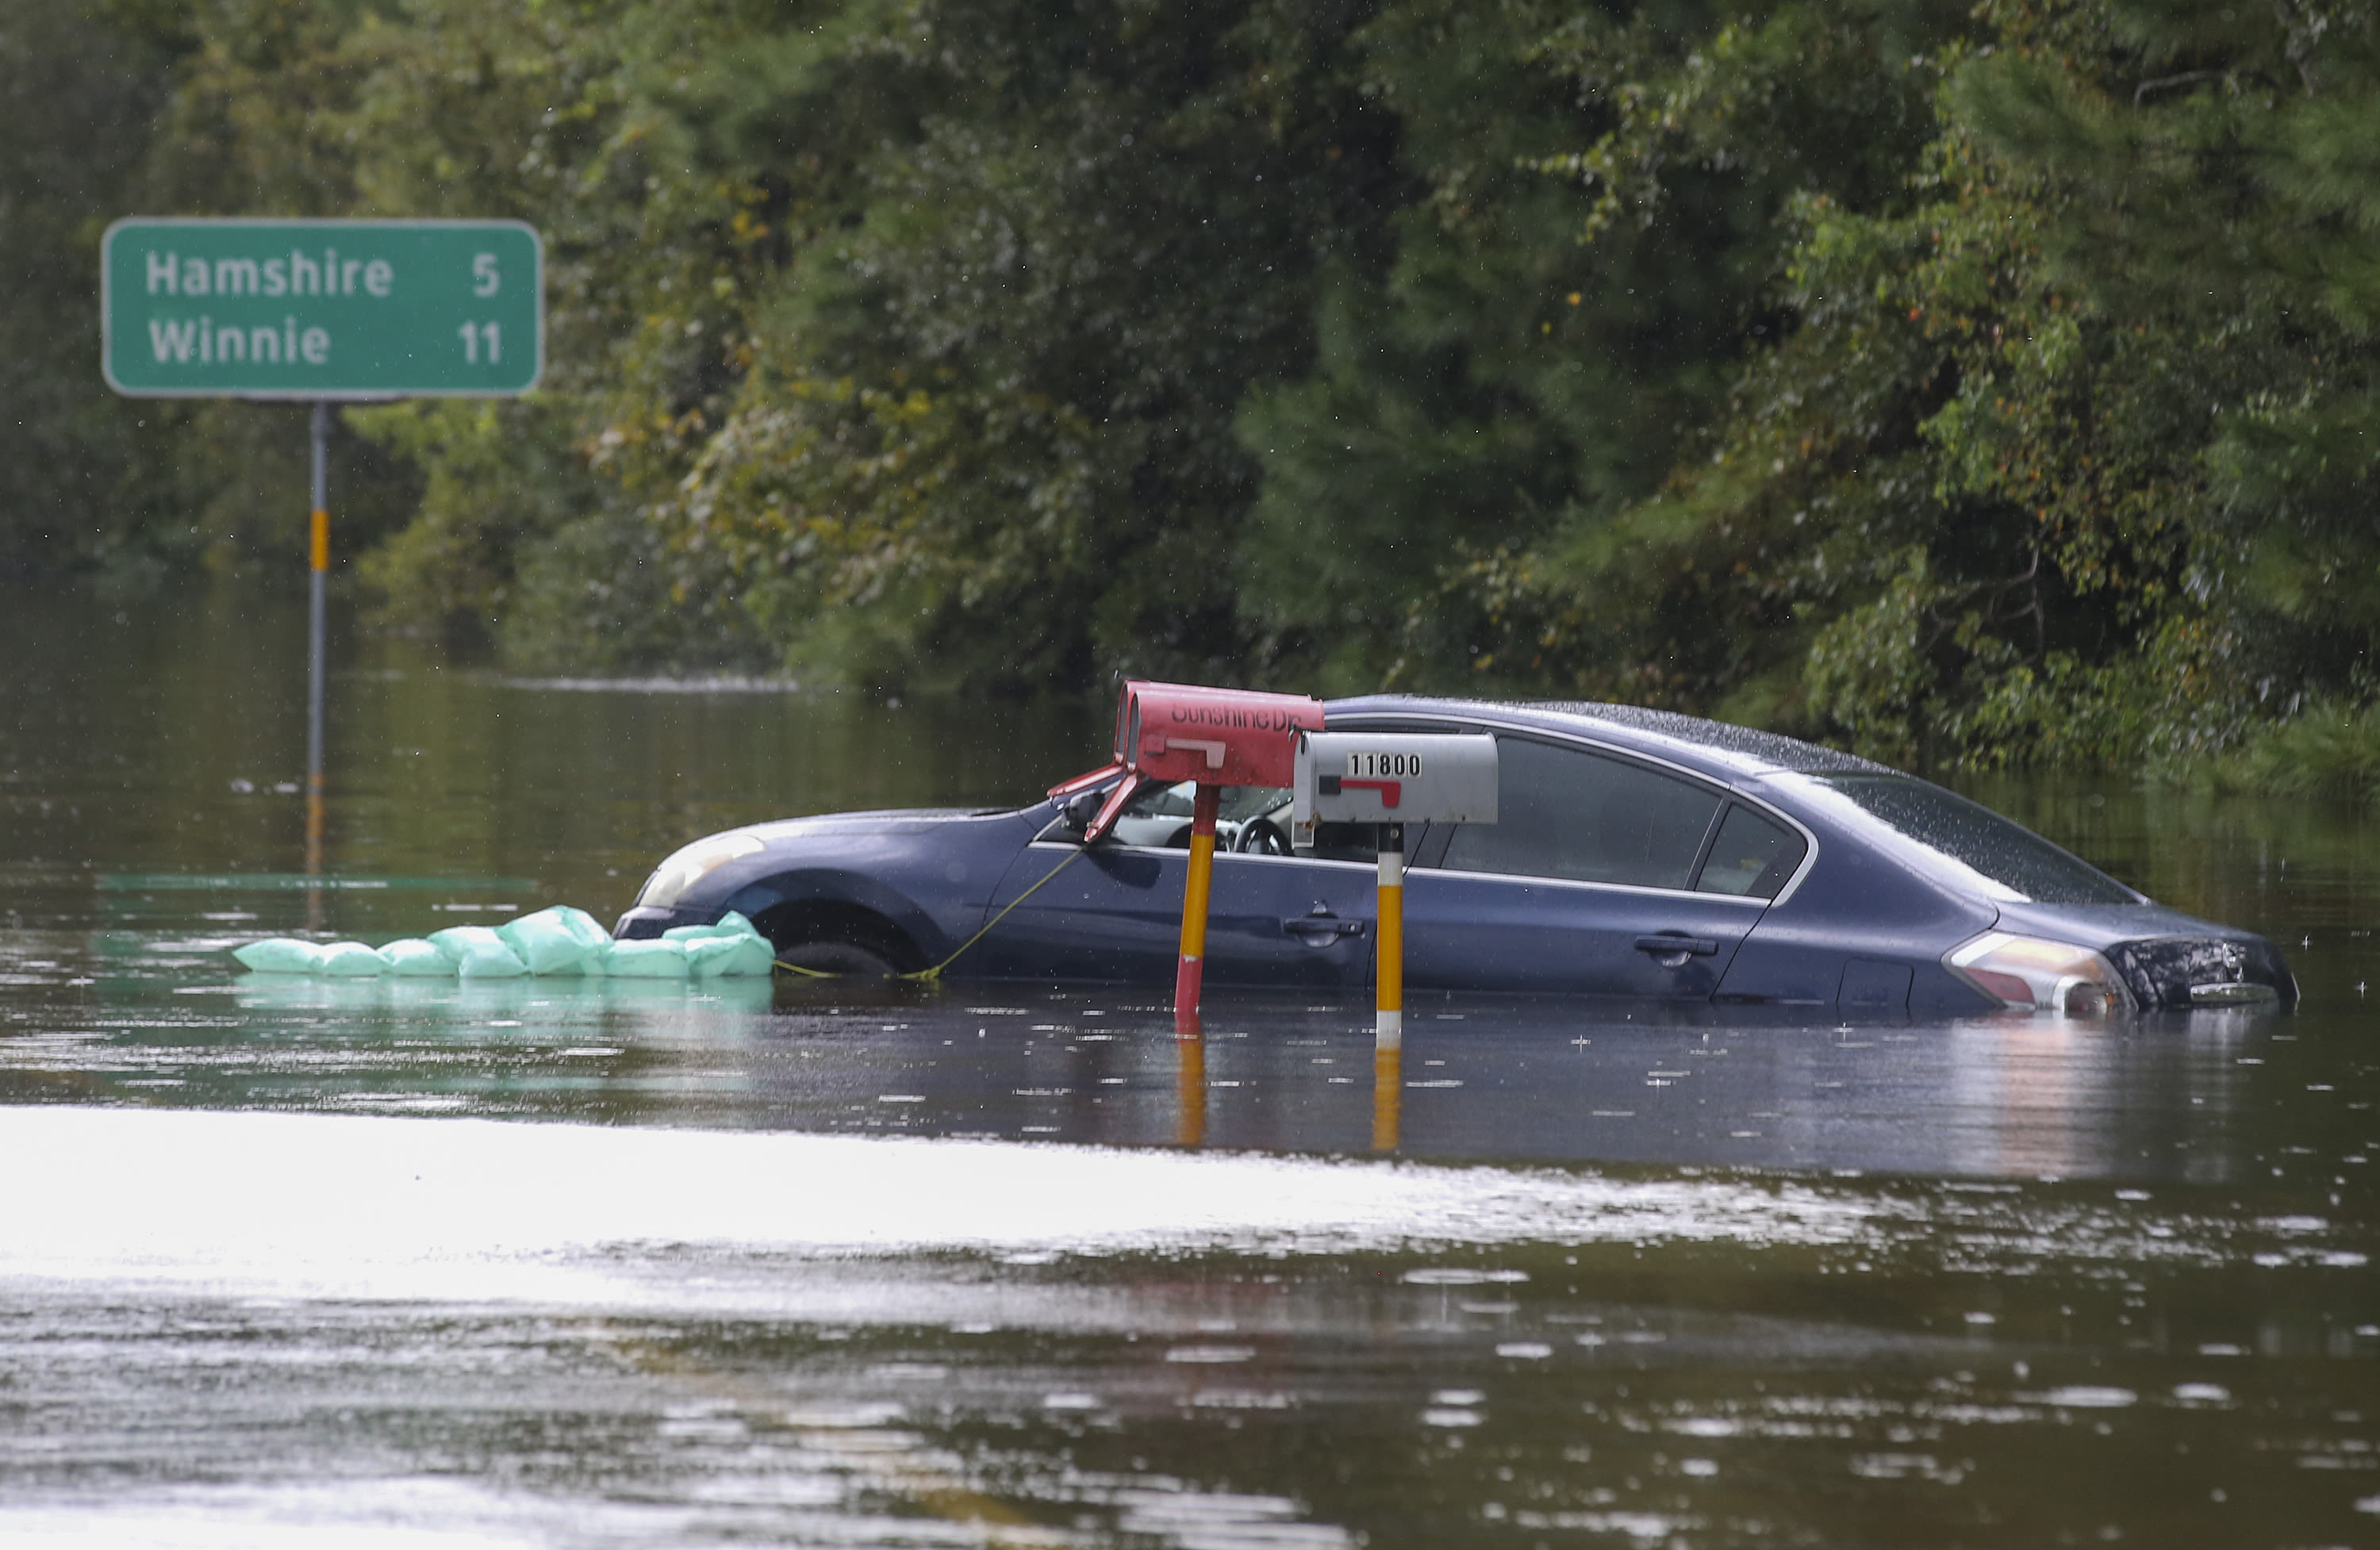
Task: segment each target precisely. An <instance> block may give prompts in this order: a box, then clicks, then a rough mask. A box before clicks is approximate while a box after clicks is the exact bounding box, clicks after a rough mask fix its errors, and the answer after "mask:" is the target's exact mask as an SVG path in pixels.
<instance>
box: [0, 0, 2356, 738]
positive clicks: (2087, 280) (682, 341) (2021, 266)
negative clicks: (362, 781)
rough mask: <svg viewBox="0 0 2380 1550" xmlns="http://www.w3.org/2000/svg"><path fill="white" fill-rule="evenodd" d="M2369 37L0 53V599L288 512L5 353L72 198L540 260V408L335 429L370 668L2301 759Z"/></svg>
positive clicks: (1624, 7) (504, 42)
mask: <svg viewBox="0 0 2380 1550" xmlns="http://www.w3.org/2000/svg"><path fill="white" fill-rule="evenodd" d="M2374 25H2375V24H2374V18H2373V15H2372V12H2371V9H2370V7H2368V6H2363V5H2360V4H2358V5H2332V6H2323V5H2319V4H2312V3H2301V0H2288V3H2286V4H2283V5H2280V6H2269V7H2262V8H2258V7H2248V8H2235V9H2233V10H2230V11H2222V10H2213V9H2209V8H2207V7H2204V6H2195V5H2185V4H2180V3H2168V0H1986V3H1985V4H1984V5H1981V6H1973V7H1971V6H1969V5H1968V4H1967V3H1966V0H1957V3H1955V4H1953V3H1943V0H1864V3H1860V4H1852V5H1826V6H1821V5H1817V4H1815V3H1807V4H1795V3H1785V4H1769V5H1760V6H1752V5H1738V4H1733V3H1730V0H1633V3H1631V0H1595V3H1588V0H1495V3H1492V4H1477V3H1463V4H1458V3H1456V0H1202V3H1197V4H1190V5H1176V6H1165V5H1160V4H1157V3H1156V0H1060V3H1058V4H1044V5H1024V4H1021V3H1019V0H804V3H795V4H771V3H764V0H683V3H674V4H662V3H659V0H477V3H467V0H200V3H198V4H194V5H189V6H164V5H157V4H153V3H152V0H111V3H108V4H104V5H99V4H94V5H92V6H86V7H83V8H67V9H62V10H57V11H55V12H48V13H42V14H41V15H39V16H31V15H29V16H28V17H27V18H23V19H22V20H20V21H18V22H16V23H12V26H11V30H0V84H5V85H6V93H5V94H0V115H10V116H9V118H8V122H9V124H10V126H11V127H12V132H14V133H15V134H16V135H17V136H18V143H20V144H21V145H23V146H24V147H25V151H24V153H23V154H22V155H21V156H20V157H18V160H17V162H16V163H14V164H13V166H12V169H11V171H10V172H9V173H8V175H7V176H6V178H0V199H5V200H6V201H7V204H6V212H7V213H8V214H9V215H10V217H11V219H10V221H9V222H8V223H6V224H0V254H6V255H9V256H11V261H12V262H14V263H16V264H17V266H18V273H20V274H21V275H22V276H24V283H25V284H26V285H28V286H29V287H30V289H31V290H32V291H33V292H34V293H35V294H38V295H42V296H46V297H55V298H57V305H56V306H55V307H52V308H49V309H46V310H42V309H29V310H28V311H26V312H25V313H24V314H22V315H20V316H17V317H14V318H12V319H11V320H10V321H9V322H8V323H7V324H6V326H7V327H8V328H9V329H11V330H15V331H18V333H17V334H12V338H18V335H21V338H20V339H18V343H17V344H16V345H14V346H13V347H12V351H11V353H10V354H9V355H8V357H7V367H6V370H5V371H0V405H5V406H6V408H7V410H8V414H7V415H6V417H0V428H7V427H6V421H14V422H15V424H14V428H13V429H14V432H15V433H16V434H17V435H18V438H19V442H20V443H21V444H23V445H24V446H26V447H28V448H34V449H39V451H38V455H32V454H29V462H30V464H37V465H38V471H37V472H36V474H35V475H34V476H33V477H32V478H30V480H29V481H28V483H27V485H26V490H27V491H28V492H29V493H28V494H27V496H26V497H24V498H22V499H20V503H19V504H18V506H17V507H16V508H14V509H12V512H11V514H10V515H9V518H8V521H7V524H6V527H5V529H0V532H5V536H6V545H5V546H0V563H14V564H16V565H18V566H19V567H22V566H24V565H27V564H35V563H49V564H56V563H113V564H115V566H116V568H117V570H118V571H119V572H123V573H127V574H129V573H131V572H136V571H138V570H139V569H140V567H141V565H143V564H147V565H150V566H151V567H152V568H154V567H155V566H158V565H165V564H171V563H177V561H178V560H187V559H188V558H189V557H191V556H193V555H195V554H197V553H199V552H200V551H205V552H208V553H211V554H212V555H215V556H217V557H219V558H236V557H237V556H238V555H241V554H249V553H256V552H261V551H265V550H267V549H270V548H272V547H273V546H275V545H285V544H286V542H287V540H288V539H289V537H290V530H291V529H292V528H293V527H294V525H295V523H296V522H297V519H298V516H299V508H298V505H297V503H295V502H292V501H289V500H288V499H287V491H288V490H293V489H295V488H296V487H297V478H298V472H297V458H298V455H299V454H300V449H301V447H302V441H301V439H300V437H299V436H298V434H297V429H296V426H295V423H294V418H293V417H292V416H291V415H289V414H288V413H286V412H284V411H278V410H273V409H267V408H261V407H257V406H240V405H207V406H196V407H181V406H157V405H128V404H122V403H116V402H112V401H109V400H107V399H106V398H105V397H104V396H103V395H102V394H99V393H98V392H97V391H96V389H95V385H94V384H91V383H86V384H85V385H84V386H83V387H81V388H77V387H75V386H74V385H73V382H72V381H71V380H70V379H69V377H67V375H65V374H62V373H60V372H58V371H55V370H44V369H42V367H41V366H40V365H39V364H38V363H39V362H40V361H42V360H44V359H47V360H50V361H57V360H64V359H67V358H73V359H77V360H80V359H88V358H89V357H90V355H91V353H93V351H92V348H91V346H92V345H95V339H90V338H85V339H84V340H83V343H81V344H76V343H75V342H74V341H75V340H76V339H77V338H78V337H81V335H79V334H78V333H77V331H78V330H80V331H82V333H83V334H88V333H93V332H94V331H95V319H94V317H93V314H92V312H91V307H90V303H91V297H90V296H89V292H88V290H87V289H84V288H79V287H81V285H82V284H83V281H82V277H84V276H87V275H88V274H89V273H90V272H91V269H92V267H93V261H94V259H95V248H96V239H97V232H98V229H99V227H100V226H101V225H102V224H103V222H104V217H105V216H106V215H108V214H112V213H120V212H124V211H126V210H128V209H130V208H145V209H149V210H153V211H158V212H184V213H207V212H221V213H250V212H259V213H261V212H274V213H340V214H379V215H431V214H470V215H513V216H518V217H520V218H522V219H525V220H528V221H530V222H532V223H534V224H537V225H538V226H539V227H540V230H542V231H543V232H544V234H545V236H546V240H547V251H548V257H549V316H550V320H551V329H550V336H549V370H548V374H547V377H546V381H545V385H544V386H543V388H542V389H541V390H540V393H539V394H535V395H533V396H532V397H531V398H529V399H527V400H524V401H522V402H519V403H515V404H506V405H497V406H482V405H454V404H446V405H400V406H386V407H382V408H376V409H371V410H368V411H366V410H357V411H352V412H350V413H349V414H348V415H347V416H346V418H345V425H346V430H345V431H343V434H344V435H346V437H347V438H348V440H347V441H346V442H345V443H343V447H342V452H341V466H342V470H343V472H344V473H345V475H346V478H345V480H344V481H343V482H344V498H343V499H342V500H340V501H338V502H336V503H335V504H338V505H340V506H341V507H342V508H343V514H344V515H346V519H347V520H346V525H345V526H344V527H343V529H342V531H343V534H344V535H346V544H347V546H348V547H349V548H350V549H352V548H353V547H355V546H358V545H362V546H369V548H370V553H369V555H368V556H366V558H365V559H364V561H363V563H362V565H361V567H360V570H361V574H362V575H363V577H364V579H365V580H366V581H367V583H368V584H369V586H370V589H371V591H372V593H373V595H374V596H375V597H376V598H377V599H378V607H379V614H378V616H379V617H380V618H381V619H382V620H383V622H384V623H386V624H391V625H395V626H399V627H412V628H420V629H424V630H432V631H437V632H439V633H443V634H444V635H446V636H449V637H450V638H457V639H463V640H473V639H481V640H485V641H489V642H492V644H493V646H494V648H496V649H497V650H498V651H499V652H500V653H501V654H502V655H503V656H504V658H505V659H507V660H511V661H514V662H516V663H521V664H533V665H540V666H560V665H570V664H576V665H584V666H605V665H609V666H628V665H637V664H644V663H651V662H663V661H672V662H680V663H698V662H711V663H749V662H755V661H761V660H775V661H781V662H784V663H787V664H790V665H792V666H793V667H795V669H797V670H798V671H800V672H804V673H805V674H807V675H811V676H822V677H832V678H840V679H844V680H848V681H854V682H863V683H870V684H887V685H890V684H918V685H930V684H945V685H966V686H969V687H976V688H981V687H992V686H1007V687H1014V688H1031V687H1038V686H1045V685H1081V684H1088V683H1091V682H1093V681H1096V680H1097V679H1098V678H1099V676H1100V675H1102V674H1103V673H1105V672H1108V671H1110V670H1112V669H1117V668H1122V669H1126V670H1131V671H1138V672H1160V673H1181V674H1195V675H1199V676H1217V677H1225V678H1247V677H1253V676H1264V677H1269V678H1271V679H1274V680H1277V681H1281V682H1297V683H1305V684H1317V685H1323V686H1329V687H1333V688H1349V687H1360V686H1368V685H1373V684H1383V683H1393V684H1406V685H1413V686H1421V687H1447V686H1452V685H1461V684H1476V685H1480V686H1483V687H1492V688H1495V689H1497V690H1500V691H1507V692H1512V691H1518V692H1560V693H1572V694H1575V693H1587V694H1598V695H1607V696H1614V697H1621V698H1628V699H1635V700H1645V701H1652V702H1657V703H1663V704H1670V705H1676V706H1680V707H1682V708H1694V709H1702V710H1710V711H1716V712H1718V713H1722V714H1727V715H1730V716H1734V717H1737V718H1740V719H1744V720H1749V721H1765V722H1768V723H1771V724H1778V725H1785V726H1791V727H1796V728H1799V729H1802V730H1805V731H1812V732H1816V733H1821V734H1824V735H1829V736H1836V737H1840V738H1844V739H1847V740H1850V741H1852V742H1854V743H1857V744H1859V745H1863V746H1865V747H1869V748H1872V749H1875V750H1876V751H1879V752H1883V753H1887V754H1889V755H1892V756H1895V757H1941V758H1960V759H1968V760H1974V761H1985V762H1988V761H1993V760H2018V759H2040V760H2058V759H2068V760H2097V761H2106V760H2112V759H2131V760H2137V759H2140V758H2143V757H2147V758H2150V759H2156V758H2167V759H2176V760H2179V759H2188V758H2194V757H2202V756H2204V755H2205V754H2206V753H2208V752H2210V751H2215V750H2220V749H2223V748H2226V747H2228V746H2231V745H2235V744H2237V743H2239V742H2240V739H2242V737H2243V736H2245V735H2246V734H2247V733H2249V732H2250V731H2251V730H2252V729H2253V728H2255V727H2257V726H2260V725H2269V724H2271V723H2274V722H2276V721H2287V720H2288V719H2289V718H2291V717H2293V716H2301V715H2304V716H2313V715H2315V714H2316V713H2317V711H2318V715H2319V719H2321V720H2322V721H2323V724H2324V725H2325V726H2332V727H2344V728H2346V729H2347V731H2346V732H2344V733H2341V735H2342V736H2345V737H2347V738H2348V739H2349V740H2350V741H2352V740H2353V738H2354V737H2356V736H2360V735H2361V734H2360V733H2354V732H2353V729H2354V728H2355V727H2358V726H2364V725H2368V724H2380V722H2374V721H2372V719H2371V718H2369V717H2365V716H2364V712H2363V711H2362V709H2361V708H2363V707H2367V706H2369V705H2370V704H2371V703H2372V702H2373V701H2374V697H2375V684H2374V682H2373V677H2372V673H2371V668H2370V662H2371V652H2372V649H2373V646H2374V638H2373V637H2374V631H2375V628H2380V603H2376V602H2375V601H2374V599H2375V598H2380V589H2375V587H2374V582H2375V581H2380V529H2375V527H2374V523H2373V520H2372V513H2373V511H2374V506H2375V497H2380V472H2375V466H2374V458H2375V456H2380V451H2375V449H2374V444H2373V442H2374V430H2375V428H2376V427H2375V415H2374V408H2375V386H2380V384H2375V380H2374V327H2375V320H2380V260H2375V259H2374V257H2373V256H2372V254H2373V252H2374V246H2373V237H2374V233H2375V228H2376V227H2380V111H2375V109H2380V102H2375V96H2380V74H2375V71H2380V64H2375V54H2374V50H2375V46H2380V45H2376V44H2375V39H2374ZM59 535H66V537H64V538H63V539H62V538H61V537H60V536H59ZM2359 717H2364V719H2363V720H2359V719H2358V718H2359ZM2335 740H2336V739H2334V741H2335ZM2301 741H2302V740H2301ZM2317 741H2319V740H2317ZM2374 741H2375V743H2380V734H2375V738H2374ZM2292 746H2295V745H2292ZM2342 757H2343V756H2342ZM2350 762H2352V761H2350ZM2366 762H2371V761H2369V760H2367V761H2366ZM2374 767H2380V764H2375V765H2374ZM2243 768H2245V767H2244V766H2243Z"/></svg>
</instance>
